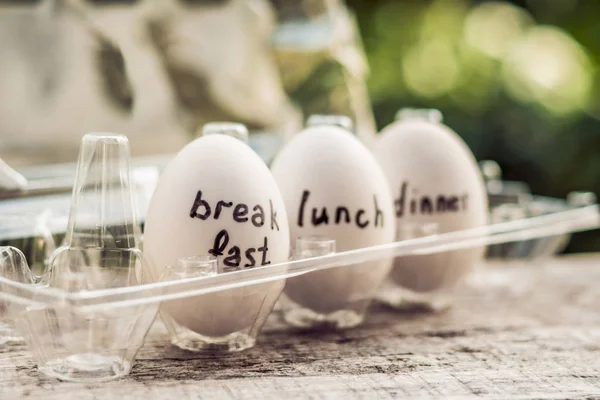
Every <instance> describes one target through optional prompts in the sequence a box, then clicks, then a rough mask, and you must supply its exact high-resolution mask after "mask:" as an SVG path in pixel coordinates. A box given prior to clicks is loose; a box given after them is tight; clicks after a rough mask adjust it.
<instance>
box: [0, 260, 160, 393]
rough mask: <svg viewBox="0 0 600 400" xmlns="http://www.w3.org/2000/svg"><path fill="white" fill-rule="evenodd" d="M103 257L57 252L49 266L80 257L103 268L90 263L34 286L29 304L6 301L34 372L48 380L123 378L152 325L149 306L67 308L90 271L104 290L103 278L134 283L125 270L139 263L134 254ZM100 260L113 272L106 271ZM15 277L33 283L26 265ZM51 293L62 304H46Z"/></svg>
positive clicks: (152, 308)
mask: <svg viewBox="0 0 600 400" xmlns="http://www.w3.org/2000/svg"><path fill="white" fill-rule="evenodd" d="M103 253H104V254H102V255H101V257H100V254H99V251H98V250H92V251H87V250H85V251H73V250H71V249H69V250H68V251H64V252H62V253H60V255H59V256H58V258H60V260H55V263H54V265H59V264H62V265H63V266H64V267H66V266H67V265H69V264H70V263H77V262H78V261H79V260H80V259H81V257H85V258H87V259H88V260H102V263H103V265H98V264H96V263H95V262H94V261H91V262H90V263H89V264H88V265H86V267H85V269H87V270H88V271H86V272H80V273H74V272H72V273H69V274H62V275H63V276H62V277H60V278H58V276H57V278H58V280H56V281H54V282H52V285H51V286H52V287H51V288H50V287H48V285H45V284H38V285H37V291H38V294H37V295H34V296H33V298H32V302H31V304H28V305H23V304H19V303H11V304H10V306H9V313H10V314H11V318H12V320H13V321H15V323H16V326H17V328H18V330H19V331H20V332H21V333H22V334H23V336H24V338H25V341H26V343H27V345H28V347H29V349H30V350H31V352H32V355H33V357H34V359H35V361H36V363H37V365H38V369H39V370H40V371H41V372H43V373H44V374H46V375H48V376H51V377H55V378H58V379H61V380H65V381H76V382H99V381H108V380H112V379H116V378H119V377H121V376H124V375H127V374H128V373H129V371H130V370H131V366H132V364H133V361H134V358H135V356H136V354H137V352H138V350H139V349H140V348H141V347H142V345H143V343H144V338H145V336H146V333H147V332H148V330H149V328H150V326H151V324H152V322H153V321H154V318H155V316H156V312H157V308H158V307H157V306H156V305H152V304H151V305H141V306H132V307H127V308H123V309H107V310H93V311H91V310H90V311H87V310H85V309H82V308H79V307H74V306H71V305H69V300H75V299H76V298H77V296H78V295H84V296H85V292H86V291H88V287H89V286H94V284H93V282H90V279H89V278H90V274H89V272H91V270H92V269H93V270H95V272H92V274H95V275H96V278H97V279H95V281H96V282H97V283H101V284H102V286H104V287H107V285H105V283H106V282H107V281H108V280H110V281H111V282H112V283H113V284H115V287H120V286H126V282H131V281H132V280H133V281H135V277H132V276H130V275H131V274H130V273H129V272H128V270H129V267H130V265H132V264H133V265H135V264H138V263H139V262H140V261H139V260H140V259H139V258H138V257H139V254H138V253H137V252H135V251H127V250H122V251H113V252H111V251H109V252H106V251H103ZM107 253H111V254H107ZM105 262H109V263H110V265H111V266H112V268H107V265H106V264H104V263H105ZM132 268H135V267H133V266H132ZM57 269H60V268H57ZM130 271H131V270H130ZM63 272H64V269H63ZM15 275H20V276H21V279H19V280H16V281H17V282H20V283H25V284H29V285H32V286H35V285H36V284H35V280H32V279H31V277H32V276H31V274H30V273H29V270H28V267H26V269H23V270H21V271H19V272H18V273H17V274H13V276H15ZM57 275H58V274H57ZM13 280H14V279H13ZM56 290H59V291H60V292H59V293H60V294H61V296H62V298H63V299H64V302H58V303H57V304H54V305H49V304H48V303H47V302H44V301H43V299H44V298H45V294H46V292H48V291H54V292H55V293H56Z"/></svg>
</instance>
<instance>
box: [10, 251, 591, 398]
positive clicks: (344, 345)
mask: <svg viewBox="0 0 600 400" xmlns="http://www.w3.org/2000/svg"><path fill="white" fill-rule="evenodd" d="M599 284H600V254H596V255H578V256H569V257H562V258H558V259H554V260H549V261H547V262H545V263H544V264H543V265H535V266H533V265H524V264H520V263H513V264H507V263H495V264H490V265H489V266H488V268H487V269H485V270H481V271H479V272H477V273H475V274H474V275H473V277H472V279H470V281H469V282H468V285H467V287H466V288H465V289H464V291H463V294H462V295H461V296H460V297H458V298H457V300H456V304H455V306H454V307H453V308H452V309H451V310H450V311H447V312H445V313H441V314H422V313H404V314H399V313H397V312H394V311H392V310H389V309H386V308H385V307H383V306H381V305H374V306H373V307H372V311H371V313H370V315H369V317H368V319H367V321H366V323H365V324H364V325H363V326H362V327H360V328H357V329H354V330H350V331H347V332H343V333H326V334H323V333H315V332H312V333H300V332H293V331H290V330H288V329H287V328H285V327H284V326H283V325H281V324H280V323H279V322H278V321H276V319H275V318H272V319H271V320H270V321H269V322H268V323H267V326H266V327H265V329H264V331H263V333H262V335H261V337H260V341H259V345H258V346H257V347H256V348H254V349H252V350H249V351H247V352H244V353H240V354H234V355H230V356H226V357H224V358H220V359H215V358H213V357H211V356H208V355H202V354H194V353H188V352H184V351H182V350H178V349H176V348H174V347H173V346H171V345H170V344H168V342H167V340H166V332H165V329H164V327H163V326H162V324H161V323H160V322H157V323H156V324H155V325H154V327H153V329H152V330H151V332H150V334H149V336H148V339H147V340H146V344H145V346H144V348H143V349H142V350H141V351H140V353H139V355H138V358H137V363H136V365H135V366H134V368H133V371H132V372H131V375H130V376H129V377H127V378H124V379H121V380H117V381H113V382H109V383H104V384H98V385H87V384H78V383H65V382H59V381H57V380H54V379H51V378H47V377H45V376H44V375H42V374H40V373H39V372H38V371H37V369H36V366H35V364H34V362H33V361H32V359H31V358H30V357H29V354H28V352H27V349H26V347H25V345H24V344H23V343H12V344H9V345H4V346H2V347H1V348H0V399H3V400H4V399H12V398H22V397H31V398H40V399H60V400H67V399H78V400H83V399H96V398H111V399H118V400H123V399H140V398H143V399H150V398H157V399H188V398H202V399H204V398H206V399H212V398H214V399H217V398H218V399H229V398H240V399H281V398H284V399H286V400H290V399H294V398H309V399H338V398H339V399H348V398H373V399H387V398H431V397H438V398H471V397H486V398H496V399H521V398H538V399H547V398H551V399H555V398H569V399H572V398H600V290H599V289H598V285H599Z"/></svg>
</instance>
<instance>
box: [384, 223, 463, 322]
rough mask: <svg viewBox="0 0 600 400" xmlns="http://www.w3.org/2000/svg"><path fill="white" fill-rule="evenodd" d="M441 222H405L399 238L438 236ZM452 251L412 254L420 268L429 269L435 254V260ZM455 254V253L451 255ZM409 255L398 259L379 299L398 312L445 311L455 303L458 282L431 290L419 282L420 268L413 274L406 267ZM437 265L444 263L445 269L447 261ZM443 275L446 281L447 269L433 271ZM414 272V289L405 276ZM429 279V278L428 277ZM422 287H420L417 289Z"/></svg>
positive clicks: (441, 276)
mask: <svg viewBox="0 0 600 400" xmlns="http://www.w3.org/2000/svg"><path fill="white" fill-rule="evenodd" d="M437 229H438V227H437V224H435V223H430V224H417V223H413V224H403V225H400V226H399V227H398V240H409V239H416V238H422V237H427V236H431V235H435V234H436V233H437ZM449 255H450V253H448V252H443V253H438V254H435V255H428V256H427V257H426V258H425V259H421V260H420V259H419V256H410V258H412V260H411V261H412V263H413V264H414V265H417V267H418V269H420V268H428V265H426V264H423V263H426V262H427V261H431V260H432V257H435V259H438V258H439V259H441V260H443V259H444V258H446V257H448V256H449ZM450 256H451V255H450ZM408 259H409V258H407V257H397V258H396V259H395V260H394V267H393V268H392V271H391V272H390V275H389V276H388V278H387V279H386V281H385V282H384V283H383V285H382V287H381V289H380V290H379V292H378V294H377V300H378V301H379V302H381V303H384V304H386V305H388V306H390V307H392V308H394V309H396V310H398V311H407V312H410V311H424V312H441V311H444V310H446V309H448V308H449V307H450V306H451V304H452V298H453V296H454V291H455V288H456V285H448V286H441V287H438V288H436V289H433V290H430V288H426V287H425V285H424V284H421V283H420V282H418V279H419V277H420V276H421V275H420V273H419V271H417V270H415V271H414V274H410V273H408V272H407V270H406V264H407V263H406V261H407V260H408ZM435 259H434V260H433V261H434V263H433V264H434V265H438V264H439V265H442V268H445V266H444V264H443V262H440V263H438V262H435V261H436V260H435ZM432 272H435V273H436V274H437V275H439V277H440V280H441V281H444V280H445V279H444V273H445V272H447V271H444V270H436V271H432ZM411 275H414V279H415V280H416V281H415V280H412V279H409V280H411V287H412V288H413V289H410V288H408V287H406V286H405V285H403V279H404V280H406V279H407V277H410V276H411ZM427 280H428V279H427ZM417 287H418V288H420V289H416V288H417Z"/></svg>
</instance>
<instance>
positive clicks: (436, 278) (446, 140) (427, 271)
mask: <svg viewBox="0 0 600 400" xmlns="http://www.w3.org/2000/svg"><path fill="white" fill-rule="evenodd" d="M427 115H429V116H431V114H426V113H424V112H419V110H416V111H415V113H414V114H411V113H408V114H407V113H404V117H403V118H401V119H400V120H398V121H396V122H394V123H392V124H391V125H389V126H387V127H386V128H385V129H383V130H382V131H381V133H380V136H379V138H378V140H377V142H376V143H375V145H374V149H373V151H374V154H375V157H376V158H377V160H378V161H379V163H380V164H381V166H382V168H383V170H384V172H385V174H386V176H387V179H388V182H389V185H390V187H391V190H392V193H393V196H394V213H395V216H396V218H397V224H398V232H399V237H398V239H400V240H402V239H408V238H410V233H409V236H403V232H406V231H407V230H410V229H411V227H413V228H415V229H418V228H419V226H426V225H435V226H436V227H437V233H446V232H452V231H458V230H463V229H470V228H476V227H480V226H484V225H485V224H486V223H487V219H488V202H487V193H486V190H485V186H484V182H483V178H482V176H481V173H480V170H479V168H478V166H477V162H476V160H475V157H474V156H473V154H472V153H471V150H470V149H469V147H468V146H467V145H466V144H465V142H464V141H463V140H462V139H461V138H460V137H459V136H458V135H457V134H456V133H455V132H454V131H452V130H451V129H450V128H448V127H447V126H445V125H443V124H442V123H441V122H440V121H441V117H438V118H435V117H434V118H433V119H427V118H424V117H423V116H427ZM433 115H434V116H436V115H438V116H439V114H436V113H434V114H433ZM407 228H408V229H407ZM413 233H414V232H413ZM416 236H419V235H418V234H417V235H416ZM484 253H485V248H484V247H476V248H470V249H462V250H456V251H447V252H443V253H437V254H431V255H419V256H410V257H400V258H397V259H396V260H395V262H394V268H393V269H392V272H391V274H390V277H391V279H392V280H393V281H394V282H395V283H397V284H399V285H400V286H403V287H405V288H408V289H410V290H413V291H416V292H431V291H437V290H445V289H448V288H452V287H454V286H455V285H456V284H457V283H458V282H460V281H461V279H463V278H464V277H465V276H466V275H467V274H468V273H469V272H470V271H471V270H472V268H473V267H474V265H476V264H477V263H478V262H480V261H482V259H483V257H484Z"/></svg>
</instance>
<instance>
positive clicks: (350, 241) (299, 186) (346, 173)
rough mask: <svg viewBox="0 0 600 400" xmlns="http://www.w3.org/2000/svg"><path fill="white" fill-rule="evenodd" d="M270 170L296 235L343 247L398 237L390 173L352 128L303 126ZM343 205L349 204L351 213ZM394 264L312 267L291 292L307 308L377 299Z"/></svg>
mask: <svg viewBox="0 0 600 400" xmlns="http://www.w3.org/2000/svg"><path fill="white" fill-rule="evenodd" d="M271 170H272V171H273V175H274V177H275V180H276V181H277V183H278V185H279V188H280V190H281V194H282V196H283V198H284V201H285V206H286V209H287V213H288V219H289V222H290V235H291V238H292V240H295V239H296V238H297V237H299V236H313V235H322V236H326V237H328V238H331V239H335V240H336V247H337V251H345V250H351V249H357V248H361V247H367V246H373V245H378V244H383V243H389V242H391V241H393V239H394V230H395V225H394V216H393V207H392V199H391V192H390V189H389V187H388V185H387V181H386V178H385V175H384V174H383V171H382V170H381V168H380V166H379V165H378V164H377V161H376V160H375V158H374V157H373V155H372V154H371V153H370V152H369V151H368V149H367V148H366V147H365V146H363V145H362V143H360V142H359V141H358V140H357V139H356V138H355V137H354V136H353V135H352V134H351V133H349V132H348V131H346V130H344V129H342V128H339V127H336V126H314V127H310V128H308V129H306V130H304V131H303V132H301V133H300V134H298V135H296V136H295V137H294V138H293V139H292V140H291V141H290V142H289V143H288V144H287V145H286V147H284V149H283V150H282V151H281V152H280V154H279V155H278V156H277V157H276V159H275V160H274V162H273V164H272V166H271ZM338 207H345V209H346V210H347V211H348V214H346V212H345V211H343V210H342V211H339V210H338ZM313 208H316V211H313ZM323 208H325V210H326V213H327V217H328V221H327V223H324V222H323V223H320V224H318V223H315V222H318V221H317V220H320V219H322V218H323V216H324V214H323ZM359 212H360V215H359V216H358V221H359V222H360V223H361V224H365V223H367V222H368V224H367V225H366V226H365V227H363V228H360V227H359V226H358V225H357V223H356V221H357V213H359ZM313 213H314V214H313ZM346 215H349V217H350V222H347V220H346ZM338 216H339V217H340V218H337V217H338ZM376 217H377V218H376ZM313 219H314V221H313ZM375 223H377V226H375ZM390 268H391V260H380V261H375V262H368V263H362V264H358V265H356V266H352V267H349V268H346V267H344V268H334V269H330V270H324V271H318V272H313V273H310V274H306V275H302V276H299V277H294V278H291V279H288V281H287V283H286V287H285V289H284V290H285V293H286V295H287V296H288V297H289V298H290V299H291V300H293V301H294V302H296V303H298V304H300V305H301V306H304V307H307V308H310V309H312V310H314V311H317V312H321V313H330V312H334V311H337V310H341V309H344V308H345V307H346V306H347V305H348V304H349V303H351V302H354V301H359V300H365V299H370V298H372V296H373V295H374V292H375V290H376V289H377V287H378V286H379V285H380V284H381V282H382V281H383V279H385V277H386V275H387V274H388V272H389V270H390Z"/></svg>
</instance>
